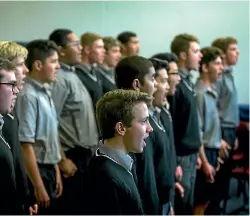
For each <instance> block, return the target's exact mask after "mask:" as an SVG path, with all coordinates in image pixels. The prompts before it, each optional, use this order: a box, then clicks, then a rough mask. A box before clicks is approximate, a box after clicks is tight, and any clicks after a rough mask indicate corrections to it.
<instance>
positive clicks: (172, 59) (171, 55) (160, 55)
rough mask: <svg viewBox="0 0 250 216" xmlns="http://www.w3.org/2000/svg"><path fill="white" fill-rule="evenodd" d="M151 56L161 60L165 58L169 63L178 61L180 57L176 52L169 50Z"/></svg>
mask: <svg viewBox="0 0 250 216" xmlns="http://www.w3.org/2000/svg"><path fill="white" fill-rule="evenodd" d="M151 58H158V59H161V60H165V61H167V62H168V63H171V62H175V63H177V62H178V57H177V56H176V55H175V54H174V53H168V52H165V53H157V54H155V55H153V56H152V57H151Z"/></svg>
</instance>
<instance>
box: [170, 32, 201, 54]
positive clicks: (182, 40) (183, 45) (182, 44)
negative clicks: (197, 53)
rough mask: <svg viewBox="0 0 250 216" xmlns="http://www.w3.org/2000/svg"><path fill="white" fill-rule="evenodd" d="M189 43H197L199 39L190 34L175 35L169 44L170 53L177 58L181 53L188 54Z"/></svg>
mask: <svg viewBox="0 0 250 216" xmlns="http://www.w3.org/2000/svg"><path fill="white" fill-rule="evenodd" d="M191 42H197V43H200V42H199V39H198V38H197V37H196V36H194V35H191V34H186V33H185V34H179V35H176V36H175V38H174V39H173V41H172V42H171V46H170V48H171V52H172V53H174V54H175V55H177V56H178V57H179V55H180V53H181V52H186V53H187V52H188V50H189V48H190V43H191Z"/></svg>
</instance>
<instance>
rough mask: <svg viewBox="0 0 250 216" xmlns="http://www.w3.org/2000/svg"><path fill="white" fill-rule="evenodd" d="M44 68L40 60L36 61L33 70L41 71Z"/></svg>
mask: <svg viewBox="0 0 250 216" xmlns="http://www.w3.org/2000/svg"><path fill="white" fill-rule="evenodd" d="M42 67H43V64H42V62H41V61H40V60H35V61H34V63H33V68H34V70H35V71H40V70H41V69H42Z"/></svg>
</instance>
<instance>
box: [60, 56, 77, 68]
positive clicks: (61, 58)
mask: <svg viewBox="0 0 250 216" xmlns="http://www.w3.org/2000/svg"><path fill="white" fill-rule="evenodd" d="M59 62H62V63H64V64H66V65H69V66H73V65H75V64H72V63H71V62H69V61H68V59H65V58H63V57H60V58H59Z"/></svg>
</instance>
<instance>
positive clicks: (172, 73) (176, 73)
mask: <svg viewBox="0 0 250 216" xmlns="http://www.w3.org/2000/svg"><path fill="white" fill-rule="evenodd" d="M168 75H178V76H180V73H179V72H170V73H168Z"/></svg>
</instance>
